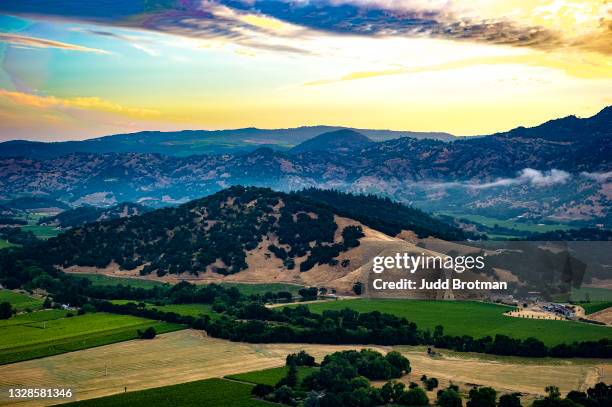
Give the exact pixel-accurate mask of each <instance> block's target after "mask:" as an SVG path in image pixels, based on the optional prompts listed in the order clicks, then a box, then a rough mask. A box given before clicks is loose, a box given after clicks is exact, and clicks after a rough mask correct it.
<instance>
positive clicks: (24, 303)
mask: <svg viewBox="0 0 612 407" xmlns="http://www.w3.org/2000/svg"><path fill="white" fill-rule="evenodd" d="M0 302H8V303H10V304H11V305H12V306H13V308H14V309H16V310H17V311H18V312H20V311H24V310H28V309H29V310H32V311H33V310H36V309H39V308H40V307H41V306H42V304H43V300H42V299H40V298H35V297H32V296H30V295H26V294H22V293H19V292H15V291H11V290H4V289H0Z"/></svg>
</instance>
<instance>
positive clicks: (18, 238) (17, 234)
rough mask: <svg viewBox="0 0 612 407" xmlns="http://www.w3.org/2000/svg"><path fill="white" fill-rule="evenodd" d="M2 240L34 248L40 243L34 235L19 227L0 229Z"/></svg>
mask: <svg viewBox="0 0 612 407" xmlns="http://www.w3.org/2000/svg"><path fill="white" fill-rule="evenodd" d="M0 223H1V222H0ZM0 239H5V240H7V241H9V242H10V243H13V244H18V245H21V246H32V245H34V244H36V243H39V242H40V240H39V239H38V238H37V237H36V236H35V235H34V233H32V232H30V231H29V230H22V229H21V228H18V227H17V228H15V227H0Z"/></svg>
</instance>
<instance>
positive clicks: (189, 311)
mask: <svg viewBox="0 0 612 407" xmlns="http://www.w3.org/2000/svg"><path fill="white" fill-rule="evenodd" d="M111 302H112V303H113V304H127V303H130V302H132V303H136V304H137V303H138V301H133V300H112V301H111ZM146 307H147V308H150V309H153V308H155V309H158V310H160V311H164V312H175V313H177V314H179V315H184V316H191V317H199V316H201V315H208V316H210V317H214V316H216V315H217V314H216V313H215V312H214V311H213V310H212V305H210V304H168V305H155V304H148V303H147V304H146Z"/></svg>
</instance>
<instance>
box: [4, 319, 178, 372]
mask: <svg viewBox="0 0 612 407" xmlns="http://www.w3.org/2000/svg"><path fill="white" fill-rule="evenodd" d="M67 315H68V314H67V312H65V311H59V310H48V311H39V312H33V313H29V314H21V315H17V316H16V317H13V318H11V319H9V320H4V321H0V364H6V363H13V362H18V361H21V360H28V359H35V358H39V357H45V356H51V355H56V354H59V353H65V352H71V351H75V350H80V349H86V348H91V347H94V346H100V345H106V344H109V343H114V342H120V341H125V340H129V339H135V338H137V332H136V331H137V330H138V329H140V330H144V329H146V328H147V327H150V326H152V327H154V328H155V330H156V331H157V332H158V333H163V332H170V331H174V330H177V329H181V328H182V326H181V325H177V324H170V323H165V322H157V321H151V320H147V319H144V318H137V317H132V316H129V315H114V314H106V313H94V314H86V315H80V316H75V317H70V318H67Z"/></svg>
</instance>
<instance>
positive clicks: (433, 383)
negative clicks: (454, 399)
mask: <svg viewBox="0 0 612 407" xmlns="http://www.w3.org/2000/svg"><path fill="white" fill-rule="evenodd" d="M436 387H438V379H436V378H435V377H430V378H429V379H427V380H425V388H426V389H427V391H432V390H433V389H435V388H436Z"/></svg>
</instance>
